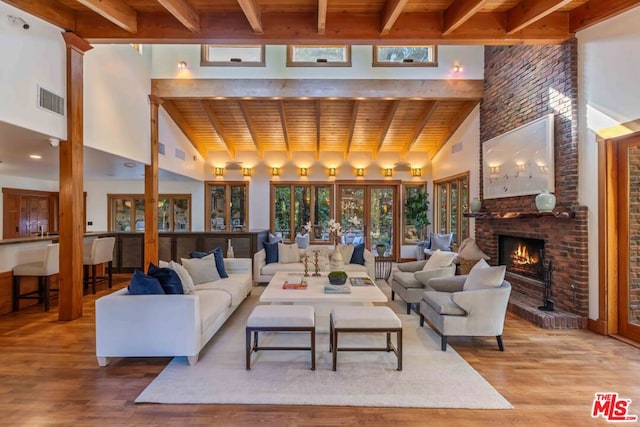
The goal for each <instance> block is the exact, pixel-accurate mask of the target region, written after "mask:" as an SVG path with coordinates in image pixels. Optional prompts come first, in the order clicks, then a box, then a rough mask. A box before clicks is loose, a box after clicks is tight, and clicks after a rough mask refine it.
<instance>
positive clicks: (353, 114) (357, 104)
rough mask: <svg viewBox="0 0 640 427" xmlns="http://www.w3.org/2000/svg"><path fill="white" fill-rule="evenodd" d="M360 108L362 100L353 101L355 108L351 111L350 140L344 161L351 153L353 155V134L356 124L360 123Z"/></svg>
mask: <svg viewBox="0 0 640 427" xmlns="http://www.w3.org/2000/svg"><path fill="white" fill-rule="evenodd" d="M359 108H360V100H358V99H356V100H355V101H353V108H352V110H351V125H350V126H349V139H348V140H347V145H346V147H345V150H344V159H345V160H347V158H348V157H349V153H351V144H352V143H353V134H354V132H355V130H356V122H357V121H358V110H359Z"/></svg>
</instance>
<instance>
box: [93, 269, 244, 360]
mask: <svg viewBox="0 0 640 427" xmlns="http://www.w3.org/2000/svg"><path fill="white" fill-rule="evenodd" d="M224 266H225V270H226V271H227V273H228V275H229V277H228V278H225V279H219V280H216V281H214V282H208V283H203V284H200V285H197V286H196V291H195V293H194V294H192V295H129V292H128V290H127V288H124V289H120V290H119V291H116V292H114V293H112V294H109V295H107V296H104V297H102V298H99V299H98V300H97V301H96V356H97V358H98V364H99V365H100V366H106V365H107V364H108V363H109V358H110V357H156V356H158V357H160V356H164V357H166V356H186V357H187V359H188V361H189V364H190V365H194V364H196V363H197V361H198V355H199V353H200V350H201V349H202V348H203V347H204V346H205V345H206V344H207V342H209V340H210V339H211V337H213V335H214V334H215V333H216V332H217V331H218V329H220V327H221V326H222V325H223V324H224V322H225V321H226V320H227V319H228V318H229V316H230V315H231V314H232V313H233V312H234V311H235V309H236V308H237V307H238V306H239V305H240V303H242V301H244V300H245V298H246V297H247V296H248V295H249V294H250V293H251V289H252V286H253V282H252V280H251V259H249V258H244V259H243V258H235V259H225V260H224Z"/></svg>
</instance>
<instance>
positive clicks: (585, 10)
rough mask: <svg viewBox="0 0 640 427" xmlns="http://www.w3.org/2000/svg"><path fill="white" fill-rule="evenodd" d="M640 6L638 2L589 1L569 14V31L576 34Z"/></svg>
mask: <svg viewBox="0 0 640 427" xmlns="http://www.w3.org/2000/svg"><path fill="white" fill-rule="evenodd" d="M639 5H640V0H589V1H588V2H587V3H585V4H583V5H582V6H579V7H577V8H575V9H573V10H572V11H571V12H569V31H571V32H576V31H579V30H584V29H585V28H587V27H590V26H592V25H595V24H597V23H599V22H602V21H606V20H607V19H609V18H613V17H614V16H616V15H619V14H621V13H624V12H626V11H627V10H630V9H633V8H634V7H637V6H639Z"/></svg>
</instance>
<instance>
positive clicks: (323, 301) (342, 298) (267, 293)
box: [260, 272, 388, 332]
mask: <svg viewBox="0 0 640 427" xmlns="http://www.w3.org/2000/svg"><path fill="white" fill-rule="evenodd" d="M289 274H290V273H286V272H278V273H276V274H275V275H274V276H273V279H271V281H270V282H269V284H268V285H267V287H266V288H265V290H264V291H263V292H262V295H261V296H260V301H261V302H267V303H271V304H307V305H313V306H314V307H315V309H316V331H317V332H329V313H330V312H331V308H332V307H335V306H336V305H371V304H373V303H376V302H377V303H384V302H387V301H388V300H387V297H386V296H385V294H384V293H382V291H381V290H380V288H378V286H377V285H375V284H374V285H373V286H351V293H349V294H330V293H325V292H324V286H325V285H326V284H328V283H329V279H328V278H327V274H328V273H321V274H322V276H320V277H311V276H310V277H306V278H305V279H306V280H307V289H282V285H283V284H284V282H285V280H286V279H287V276H288V275H289ZM347 275H348V276H349V277H368V276H367V274H366V273H362V272H347ZM371 280H372V281H373V282H374V283H375V280H373V279H371ZM347 283H348V279H347Z"/></svg>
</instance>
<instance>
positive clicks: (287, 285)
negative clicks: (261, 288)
mask: <svg viewBox="0 0 640 427" xmlns="http://www.w3.org/2000/svg"><path fill="white" fill-rule="evenodd" d="M282 289H307V281H306V280H304V276H303V275H302V274H288V275H287V279H286V280H285V281H284V284H283V285H282Z"/></svg>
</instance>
